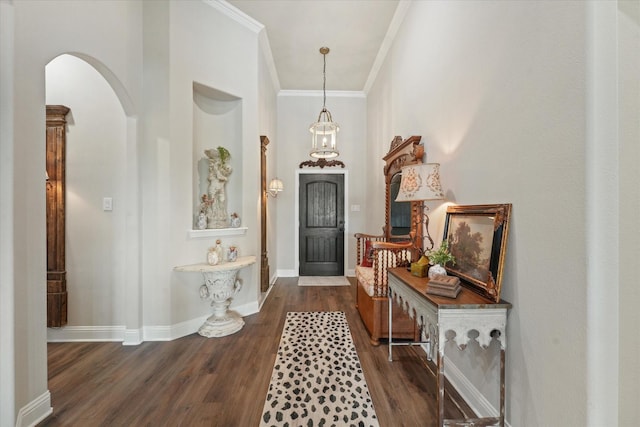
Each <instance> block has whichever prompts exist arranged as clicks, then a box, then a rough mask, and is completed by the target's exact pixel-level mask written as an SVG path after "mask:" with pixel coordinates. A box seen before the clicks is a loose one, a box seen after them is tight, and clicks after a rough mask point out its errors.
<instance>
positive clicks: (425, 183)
mask: <svg viewBox="0 0 640 427" xmlns="http://www.w3.org/2000/svg"><path fill="white" fill-rule="evenodd" d="M442 199H444V193H443V192H442V186H441V185H440V164H439V163H425V164H416V165H409V166H405V167H403V168H402V180H401V181H400V189H399V190H398V197H396V202H423V201H426V200H442ZM423 209H424V211H423V215H424V218H423V221H420V223H418V222H417V220H416V224H415V225H416V226H417V225H422V224H423V223H424V226H425V229H426V236H424V239H429V242H430V244H431V246H430V247H429V248H428V249H427V250H431V249H433V246H434V243H433V239H432V238H431V236H430V235H429V215H427V212H428V211H429V207H428V206H426V205H424V206H423ZM416 218H419V216H416ZM418 249H419V250H420V254H421V255H422V254H423V253H424V251H425V248H424V245H421V247H420V248H418Z"/></svg>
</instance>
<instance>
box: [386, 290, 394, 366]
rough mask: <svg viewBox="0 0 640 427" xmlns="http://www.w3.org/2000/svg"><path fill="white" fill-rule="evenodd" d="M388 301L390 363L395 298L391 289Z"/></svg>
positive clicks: (390, 358) (390, 359) (391, 358)
mask: <svg viewBox="0 0 640 427" xmlns="http://www.w3.org/2000/svg"><path fill="white" fill-rule="evenodd" d="M387 299H388V301H389V331H388V335H389V362H393V354H392V350H391V348H392V347H393V338H392V337H393V298H392V296H391V288H389V292H388V298H387Z"/></svg>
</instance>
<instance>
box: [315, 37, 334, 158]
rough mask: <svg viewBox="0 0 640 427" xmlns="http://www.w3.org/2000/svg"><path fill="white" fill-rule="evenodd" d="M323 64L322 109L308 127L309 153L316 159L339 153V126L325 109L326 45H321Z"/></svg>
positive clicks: (332, 156)
mask: <svg viewBox="0 0 640 427" xmlns="http://www.w3.org/2000/svg"><path fill="white" fill-rule="evenodd" d="M320 53H321V54H322V57H323V61H324V66H323V68H322V79H323V80H322V94H323V100H322V111H320V114H319V115H318V121H316V122H315V123H312V124H311V126H310V127H309V132H311V152H309V155H310V156H311V157H315V158H317V159H331V158H334V157H338V155H339V154H340V153H339V152H338V148H337V139H338V131H339V130H340V127H339V126H338V124H337V123H334V121H333V120H332V119H331V113H330V112H329V110H327V106H326V104H327V90H326V86H327V54H328V53H329V48H328V47H321V48H320Z"/></svg>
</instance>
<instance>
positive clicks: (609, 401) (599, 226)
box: [585, 1, 620, 427]
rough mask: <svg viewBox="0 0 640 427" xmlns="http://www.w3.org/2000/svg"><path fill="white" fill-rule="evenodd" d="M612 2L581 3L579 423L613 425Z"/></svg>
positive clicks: (615, 201)
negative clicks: (582, 370) (582, 386)
mask: <svg viewBox="0 0 640 427" xmlns="http://www.w3.org/2000/svg"><path fill="white" fill-rule="evenodd" d="M617 3H618V2H606V1H605V2H599V1H591V2H589V3H588V5H587V6H586V10H587V13H586V36H587V37H586V40H587V42H586V124H587V128H586V144H585V168H586V182H585V188H586V200H585V202H586V206H585V219H586V230H585V231H586V234H585V235H586V241H585V244H586V257H587V260H589V261H591V260H593V262H587V263H586V273H587V280H586V296H587V307H586V313H587V314H588V316H587V318H586V321H587V322H586V337H585V341H586V394H587V396H586V397H587V399H586V400H587V401H586V414H585V419H586V420H587V423H586V425H587V427H591V426H592V427H596V426H603V425H614V426H615V425H618V423H619V417H620V411H619V409H620V407H619V390H620V387H619V386H620V371H619V362H620V354H619V352H620V342H619V340H620V325H619V319H618V313H619V288H620V277H619V272H620V262H619V259H620V258H619V253H618V249H619V236H620V229H619V225H620V212H619V206H620V200H619V194H618V191H619V182H618V179H619V168H620V165H619V159H618V153H619V150H620V147H619V136H618V122H619V111H618V109H619V101H618V87H619V86H618V76H619V71H618V39H617V37H618V21H617V20H618V5H617ZM603 367H606V369H604V368H603Z"/></svg>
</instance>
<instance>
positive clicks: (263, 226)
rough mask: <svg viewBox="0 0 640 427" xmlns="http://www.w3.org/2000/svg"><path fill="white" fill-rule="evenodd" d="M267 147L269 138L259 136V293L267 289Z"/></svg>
mask: <svg viewBox="0 0 640 427" xmlns="http://www.w3.org/2000/svg"><path fill="white" fill-rule="evenodd" d="M267 145H269V138H267V137H266V136H265V135H260V190H261V194H260V291H261V292H266V291H267V290H268V289H269V257H268V254H267Z"/></svg>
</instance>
